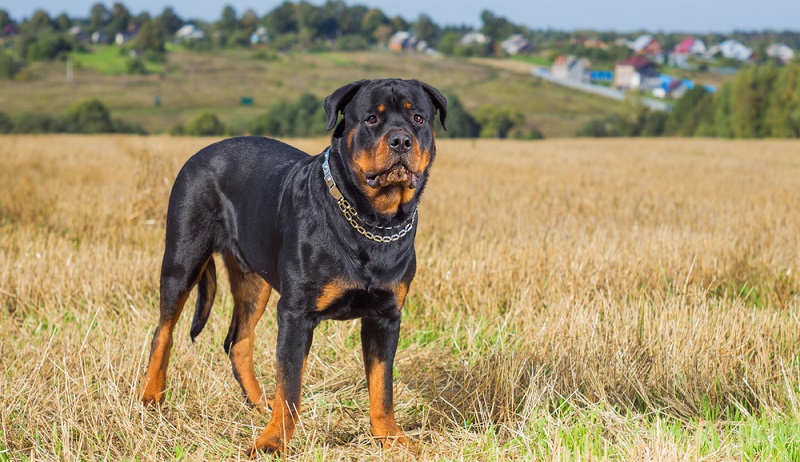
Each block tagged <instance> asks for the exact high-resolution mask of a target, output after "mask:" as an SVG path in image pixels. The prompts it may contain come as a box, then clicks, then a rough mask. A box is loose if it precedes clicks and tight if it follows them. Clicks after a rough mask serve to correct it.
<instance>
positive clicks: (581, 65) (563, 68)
mask: <svg viewBox="0 0 800 462" xmlns="http://www.w3.org/2000/svg"><path fill="white" fill-rule="evenodd" d="M590 67H591V63H590V62H589V60H588V59H586V58H578V57H576V56H572V55H561V56H559V57H558V58H556V60H555V62H554V63H553V67H551V68H550V72H551V73H552V74H553V76H554V77H558V78H560V79H566V80H575V81H578V82H583V81H585V80H586V79H587V77H586V71H588V70H589V68H590Z"/></svg>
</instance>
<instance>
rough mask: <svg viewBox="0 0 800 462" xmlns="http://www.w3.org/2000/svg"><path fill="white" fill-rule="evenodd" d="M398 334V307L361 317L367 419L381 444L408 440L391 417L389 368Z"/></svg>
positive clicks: (395, 348) (391, 395) (404, 442)
mask: <svg viewBox="0 0 800 462" xmlns="http://www.w3.org/2000/svg"><path fill="white" fill-rule="evenodd" d="M399 337H400V311H399V310H398V311H395V312H394V313H393V314H392V315H391V316H388V317H378V318H372V317H364V318H363V319H362V320H361V347H362V349H363V353H364V369H365V371H366V373H367V388H368V389H369V420H370V424H371V426H372V435H373V436H374V437H375V438H377V440H378V443H379V444H381V445H382V446H383V447H389V446H391V445H392V444H394V443H401V444H403V445H408V444H409V439H408V438H407V437H406V436H405V435H403V430H401V429H400V427H399V426H398V425H397V422H396V421H395V418H394V400H393V394H392V368H393V365H394V354H395V351H396V350H397V341H398V339H399Z"/></svg>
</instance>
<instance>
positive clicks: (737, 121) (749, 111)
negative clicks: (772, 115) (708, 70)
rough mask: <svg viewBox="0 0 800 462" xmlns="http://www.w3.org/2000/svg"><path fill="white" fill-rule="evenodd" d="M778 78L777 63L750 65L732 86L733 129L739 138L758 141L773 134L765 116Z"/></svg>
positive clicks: (739, 73) (738, 74)
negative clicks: (756, 139)
mask: <svg viewBox="0 0 800 462" xmlns="http://www.w3.org/2000/svg"><path fill="white" fill-rule="evenodd" d="M777 75H778V69H777V66H776V65H775V64H774V63H767V64H766V65H764V66H749V67H746V68H744V69H742V70H740V71H739V72H738V73H737V74H736V77H735V78H734V79H733V83H732V84H731V100H730V110H731V112H730V114H731V129H732V130H733V134H734V136H735V137H736V138H756V137H761V136H767V135H768V134H769V127H767V126H766V124H765V123H764V116H765V114H766V111H767V106H768V103H769V97H770V90H771V88H772V86H773V84H774V82H775V80H776V78H777Z"/></svg>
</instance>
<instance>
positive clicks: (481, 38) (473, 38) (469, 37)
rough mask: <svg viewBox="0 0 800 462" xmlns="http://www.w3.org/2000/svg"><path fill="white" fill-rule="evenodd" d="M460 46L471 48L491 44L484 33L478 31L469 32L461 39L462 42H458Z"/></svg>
mask: <svg viewBox="0 0 800 462" xmlns="http://www.w3.org/2000/svg"><path fill="white" fill-rule="evenodd" d="M458 43H459V44H461V45H465V46H469V45H476V44H477V45H483V44H486V43H489V37H487V36H485V35H484V34H483V33H481V32H478V31H472V32H467V33H466V34H464V36H463V37H461V40H459V41H458Z"/></svg>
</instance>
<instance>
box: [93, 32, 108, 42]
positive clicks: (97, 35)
mask: <svg viewBox="0 0 800 462" xmlns="http://www.w3.org/2000/svg"><path fill="white" fill-rule="evenodd" d="M92 43H96V44H98V45H108V44H109V43H111V36H110V35H108V34H106V33H105V32H101V31H96V32H93V33H92Z"/></svg>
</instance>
